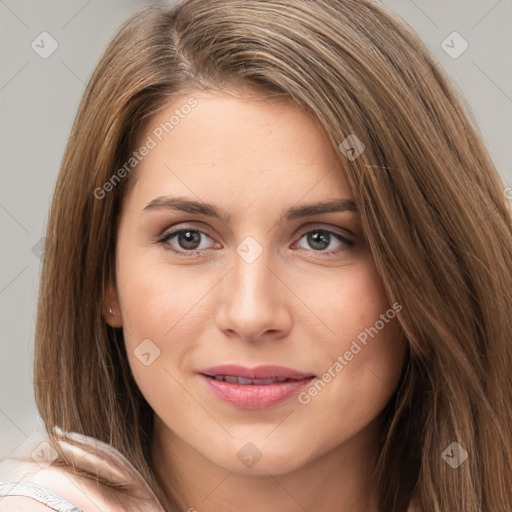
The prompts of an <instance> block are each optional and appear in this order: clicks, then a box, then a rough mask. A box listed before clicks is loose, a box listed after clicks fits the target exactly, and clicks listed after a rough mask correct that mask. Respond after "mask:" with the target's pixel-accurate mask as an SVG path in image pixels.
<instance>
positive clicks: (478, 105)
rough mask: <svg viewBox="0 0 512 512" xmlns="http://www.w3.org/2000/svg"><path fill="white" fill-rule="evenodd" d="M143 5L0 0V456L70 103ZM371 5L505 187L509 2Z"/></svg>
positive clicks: (28, 352)
mask: <svg viewBox="0 0 512 512" xmlns="http://www.w3.org/2000/svg"><path fill="white" fill-rule="evenodd" d="M150 3H152V2H151V1H149V0H147V1H144V0H122V1H121V0H107V1H105V0H58V1H57V0H55V1H48V0H45V1H43V0H36V1H28V0H0V63H1V67H0V116H1V117H0V155H1V160H0V233H1V253H0V322H1V323H0V389H1V392H0V458H2V457H4V456H6V455H8V454H9V453H10V452H11V451H12V449H13V448H14V447H15V446H16V445H17V444H19V443H20V442H22V441H23V440H24V439H25V438H26V436H27V435H29V434H30V432H31V431H32V429H33V428H34V427H35V426H36V423H37V422H38V413H37V410H36V407H35V403H34V398H33V389H32V364H33V354H34V349H33V337H34V327H35V314H36V303H37V293H38V286H39V275H40V259H39V257H38V248H39V247H38V242H39V241H40V240H41V238H42V237H43V235H44V232H45V228H46V216H47V211H48V208H49V205H50V201H51V196H52V191H53V187H54V184H55V180H56V177H57V172H58V169H59V165H60V160H61V158H62V154H63V151H64V147H65V144H66V141H67V137H68V135H69V131H70V129H71V125H72V122H73V119H74V116H75V113H76V110H77V107H78V103H79V100H80V98H81V95H82V93H83V90H84V87H85V83H86V82H87V80H88V78H89V76H90V74H91V73H92V70H93V68H94V66H95V64H96V63H97V61H98V59H99V57H100V55H101V54H102V52H103V50H104V49H105V46H106V44H107V43H108V41H109V40H110V39H111V37H112V36H113V35H114V33H115V32H116V30H117V29H118V27H119V26H120V24H121V23H122V22H123V21H124V20H125V19H126V18H127V17H129V16H130V15H131V14H132V13H134V12H135V11H137V10H138V9H139V8H141V7H143V6H144V5H147V4H150ZM382 3H384V4H385V5H386V6H388V7H389V8H391V9H392V10H394V11H395V12H396V13H397V14H398V15H400V16H401V17H402V18H403V19H405V21H406V22H407V23H409V25H410V26H411V27H412V28H413V29H414V30H415V31H416V32H417V33H418V34H419V35H420V37H421V39H422V40H423V41H424V42H425V43H426V45H427V46H428V48H429V49H430V50H431V51H432V52H433V54H434V55H435V57H436V58H437V59H438V61H439V63H440V65H441V66H443V67H444V68H445V69H446V70H447V71H448V73H449V74H450V75H451V77H452V78H453V80H454V82H455V84H456V85H457V86H458V88H459V89H460V90H461V91H462V93H463V95H464V96H465V98H466V99H467V102H468V104H469V106H470V108H471V109H472V111H473V113H474V115H475V118H476V121H477V123H478V126H479V128H480V130H481V132H482V135H483V137H484V141H485V142H486V144H487V146H488V147H489V149H490V152H491V156H492V157H493V159H494V162H495V164H496V167H497V169H498V171H499V173H500V175H501V177H502V179H503V182H504V193H505V187H507V186H512V165H511V163H512V162H511V160H512V152H511V151H510V142H511V140H512V138H511V137H512V123H511V120H512V116H511V113H512V72H511V67H510V54H511V50H512V35H511V34H512V31H510V26H511V21H512V0H488V1H487V0H457V1H447V0H435V1H427V0H384V1H383V2H382ZM454 31H456V32H458V33H459V34H460V35H461V36H462V37H463V38H464V39H465V40H466V41H467V42H468V44H469V47H468V49H467V50H466V51H465V52H464V53H462V54H461V55H460V56H459V57H457V58H453V57H451V56H450V55H448V54H447V53H446V51H445V50H444V49H443V47H442V46H441V44H442V42H443V41H444V40H446V38H447V36H449V35H450V34H451V33H452V32H454ZM42 32H48V33H49V34H51V36H52V38H54V39H55V40H56V41H57V43H58V48H57V49H56V50H55V52H54V53H53V54H51V55H50V56H49V57H47V58H46V59H43V58H42V57H41V56H40V55H39V54H38V53H36V51H35V50H34V49H33V48H32V47H31V44H32V42H33V41H34V40H35V41H36V43H37V42H38V41H39V45H40V46H42V43H40V38H39V37H38V36H39V35H40V34H41V33H42ZM45 37H46V36H45ZM45 41H46V42H45V43H44V46H45V49H46V50H47V49H48V48H49V47H50V46H49V44H50V41H49V39H46V40H45ZM448 41H449V43H448V44H451V45H452V46H454V49H455V50H457V49H458V48H460V46H458V45H459V42H457V41H455V42H454V43H451V42H450V39H448ZM42 50H43V49H41V50H40V51H42ZM452 51H453V50H452ZM507 55H508V56H509V57H506V56H507ZM509 190H512V189H509ZM511 195H512V194H511ZM511 195H508V197H509V198H510V196H511ZM48 371H49V372H51V369H48ZM52 378H56V379H58V375H55V376H53V377H52Z"/></svg>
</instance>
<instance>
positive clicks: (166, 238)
mask: <svg viewBox="0 0 512 512" xmlns="http://www.w3.org/2000/svg"><path fill="white" fill-rule="evenodd" d="M187 231H192V232H195V233H200V234H201V235H204V236H206V237H208V238H211V237H210V236H209V235H208V233H205V232H204V231H202V230H200V229H197V228H193V227H183V228H180V229H176V230H174V231H171V232H169V233H167V234H166V235H165V236H164V237H163V238H162V239H160V240H158V243H160V244H162V245H163V246H164V247H165V249H166V250H168V251H171V252H173V253H175V254H178V255H180V256H183V257H185V258H186V257H192V256H196V255H197V254H199V253H200V252H201V250H199V251H198V250H195V251H188V250H181V251H177V250H176V249H173V248H172V247H170V244H169V240H171V239H172V238H174V237H175V236H176V235H179V234H180V233H185V232H187ZM317 232H321V233H324V234H328V235H332V236H334V237H335V238H337V239H338V240H339V241H340V242H342V244H344V245H345V246H346V247H345V248H343V247H342V248H341V249H340V248H337V249H334V250H331V251H324V250H318V251H315V250H313V249H312V251H313V252H315V253H319V254H325V255H327V257H329V256H332V255H334V254H337V253H339V252H342V251H345V250H347V249H350V248H351V247H353V246H354V245H355V243H354V241H353V240H349V239H348V238H345V237H344V236H342V235H340V234H339V233H336V232H334V231H330V230H328V229H324V228H319V227H317V228H313V229H310V230H308V231H304V232H302V233H301V234H300V237H299V241H300V240H301V239H302V238H303V237H304V236H305V235H308V234H310V233H317ZM203 250H206V249H203Z"/></svg>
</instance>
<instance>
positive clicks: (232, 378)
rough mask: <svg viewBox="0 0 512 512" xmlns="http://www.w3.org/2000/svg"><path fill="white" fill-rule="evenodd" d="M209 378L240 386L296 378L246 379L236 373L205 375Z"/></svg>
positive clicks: (261, 384)
mask: <svg viewBox="0 0 512 512" xmlns="http://www.w3.org/2000/svg"><path fill="white" fill-rule="evenodd" d="M203 375H204V376H205V377H209V378H210V379H215V380H219V381H221V382H230V383H231V384H240V385H242V386H249V385H251V386H263V385H265V384H276V383H277V382H288V381H290V380H298V379H287V378H286V377H276V378H273V379H246V378H245V377H237V376H236V375H215V376H211V375H205V374H203Z"/></svg>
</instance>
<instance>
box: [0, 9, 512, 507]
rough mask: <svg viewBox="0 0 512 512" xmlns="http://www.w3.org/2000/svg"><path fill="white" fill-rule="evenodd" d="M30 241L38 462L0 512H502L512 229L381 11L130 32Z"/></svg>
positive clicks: (102, 76)
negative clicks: (36, 272) (43, 243)
mask: <svg viewBox="0 0 512 512" xmlns="http://www.w3.org/2000/svg"><path fill="white" fill-rule="evenodd" d="M47 239H48V242H47V247H46V252H45V259H44V267H43V274H42V279H41V291H40V303H39V309H38V321H37V333H36V361H35V377H34V379H35V392H36V400H37V405H38V408H39V411H40V414H41V417H42V419H43V421H44V426H45V433H43V434H42V435H41V437H40V438H39V439H38V440H39V441H40V442H42V443H43V444H42V445H37V446H39V448H41V447H43V449H42V450H40V452H41V453H40V454H39V455H34V453H32V452H31V453H32V456H31V460H32V462H30V461H29V457H28V456H27V453H28V450H29V449H30V448H33V444H34V443H33V444H32V445H31V446H30V447H28V448H26V451H25V454H24V455H23V454H22V455H20V456H19V457H18V459H17V460H15V461H10V462H9V461H4V475H7V478H6V477H5V476H3V477H2V480H3V481H4V482H5V484H4V487H3V489H4V494H7V491H6V490H5V489H6V486H9V494H10V495H9V496H6V497H4V498H3V500H2V501H0V510H12V508H6V507H14V506H16V505H18V506H22V505H23V504H24V503H36V501H35V500H34V499H33V498H30V497H29V496H33V497H36V498H37V499H38V500H39V504H38V505H37V506H40V507H42V508H41V510H47V509H48V508H47V507H45V506H44V505H42V503H46V504H47V506H48V507H54V509H55V510H76V509H81V510H98V509H99V510H173V511H174V510H176V511H177V510H180V511H185V510H188V511H193V510H198V511H199V512H202V511H206V512H209V511H219V510H222V511H230V510H240V509H242V510H245V511H249V512H252V511H255V510H279V511H296V510H310V511H331V510H332V511H335V510H336V511H338V512H346V511H349V510H350V511H356V512H358V511H367V512H377V511H393V512H398V511H409V512H411V511H424V512H434V511H443V512H445V511H453V510H464V512H477V511H479V512H480V511H482V512H505V511H509V510H510V509H511V507H512V490H511V488H512V485H511V482H512V448H511V443H510V440H511V439H512V427H511V425H510V422H509V421H508V414H509V412H508V411H510V407H511V405H512V377H511V375H512V357H511V349H510V343H509V333H510V331H511V329H512V319H511V318H512V317H511V315H510V312H511V306H512V276H511V272H510V266H509V263H510V261H512V219H511V216H510V212H509V210H508V208H507V204H506V198H505V196H504V193H503V185H502V183H501V182H500V179H499V176H498V174H497V172H496V169H495V168H494V166H493V164H492V162H491V159H490V157H489V155H488V153H487V150H486V148H485V147H484V145H483V143H482V141H481V139H480V136H479V134H478V133H477V131H476V129H475V127H474V126H472V124H471V122H470V121H469V120H468V117H467V115H466V114H465V113H464V111H463V108H462V106H461V100H460V98H458V97H457V96H456V94H455V93H454V91H453V89H452V88H451V86H450V84H449V81H448V79H447V78H446V76H445V75H444V74H443V73H442V72H441V71H440V69H439V67H438V66H437V65H436V63H435V62H434V60H433V58H432V57H431V55H430V54H429V53H428V52H427V50H426V49H425V47H424V45H423V44H422V43H421V42H420V41H419V40H418V38H417V37H416V36H415V35H414V34H413V33H412V32H411V30H410V29H409V28H408V27H407V26H406V25H405V24H404V23H403V22H401V21H400V20H399V19H398V18H397V17H396V16H395V15H393V14H392V13H390V12H388V11H387V10H386V9H384V8H383V7H382V6H381V5H380V4H377V3H373V2H371V1H366V0H365V1H361V0H357V1H355V0H344V1H334V0H319V1H315V2H311V1H308V0H295V1H294V2H288V1H284V0H268V1H265V2H262V1H260V0H208V1H205V0H189V1H187V2H182V3H180V4H178V5H176V6H175V7H172V8H170V7H165V6H152V7H150V8H148V9H146V10H144V11H143V12H141V13H140V14H138V15H137V16H135V17H133V18H132V19H131V20H130V21H129V22H127V23H126V24H125V25H124V26H123V27H122V29H121V30H120V32H119V33H118V34H117V36H116V37H115V38H114V40H113V42H112V43H111V45H110V46H109V48H108V49H107V51H106V53H105V55H104V57H103V58H102V60H101V62H100V63H99V65H98V67H97V69H96V71H95V73H94V75H93V77H92V79H91V81H90V84H89V85H88V88H87V90H86V92H85V95H84V98H83V101H82V104H81V106H80V108H79V112H78V115H77V118H76V121H75V124H74V128H73V131H72V133H71V137H70V141H69V144H68V147H67V149H66V154H65V156H64V160H63V164H62V169H61V173H60V176H59V180H58V183H57V187H56V191H55V196H54V201H53V204H52V208H51V212H50V220H49V225H48V233H47ZM318 244H319V245H318ZM45 436H46V437H45ZM41 440H42V441H41ZM45 441H46V442H47V444H46V445H45V444H44V442H45ZM34 461H36V462H37V463H38V464H37V465H38V467H36V464H35V462H34ZM41 466H42V467H41ZM0 469H1V468H0ZM20 481H21V482H22V483H21V484H19V485H16V482H20ZM36 486H39V487H36ZM47 490H50V491H51V493H52V494H49V495H48V494H47V495H45V492H47ZM34 492H38V493H40V494H39V495H38V497H37V496H34V494H33V493H34ZM30 493H32V494H30ZM45 496H46V497H45ZM48 496H49V497H48ZM9 500H10V501H9ZM23 500H25V501H23ZM27 500H28V501H27ZM45 500H46V501H45ZM51 500H55V501H51ZM62 500H65V501H62ZM51 503H53V504H54V505H52V504H51ZM59 503H60V505H59ZM2 506H3V507H4V509H2V508H1V507H2ZM34 506H36V505H34ZM59 506H60V507H62V508H57V507H59ZM66 507H67V508H66ZM73 507H74V508H73ZM28 510H36V509H35V508H28Z"/></svg>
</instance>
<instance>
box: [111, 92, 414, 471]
mask: <svg viewBox="0 0 512 512" xmlns="http://www.w3.org/2000/svg"><path fill="white" fill-rule="evenodd" d="M192 98H193V99H192ZM186 105H188V107H186ZM172 116H174V118H172ZM170 120H171V121H170ZM165 123H167V124H165ZM347 135H348V134H347ZM340 142H341V141H340ZM143 145H145V147H146V148H147V150H143V149H139V150H138V156H137V158H139V157H140V163H138V165H137V173H138V176H137V180H136V182H135V184H134V186H133V188H130V190H129V193H128V194H127V196H126V198H125V202H124V203H123V212H122V215H121V219H120V225H119V231H118V238H117V252H116V273H117V282H116V283H115V287H114V290H115V291H114V292H113V293H111V294H110V295H109V296H108V297H107V303H108V305H110V307H111V308H112V311H113V313H114V314H115V316H113V315H112V314H108V318H109V323H111V325H114V326H120V325H122V326H123V329H124V336H125V343H126V348H127V353H128V358H129V363H130V366H131V369H132V371H133V375H134V377H135V380H136V382H137V384H138V386H139V387H140V389H141V391H142V393H143V395H144V396H145V398H146V399H147V401H148V402H149V404H150V405H151V407H152V409H153V410H154V412H155V420H156V422H155V429H156V433H157V436H156V439H159V440H160V441H159V442H161V443H163V444H165V445H166V446H167V448H169V449H170V450H171V451H173V453H176V454H178V453H185V452H186V451H187V450H190V452H191V453H192V452H193V453H194V454H195V455H194V456H195V457H200V458H201V460H207V461H209V462H211V463H213V464H215V465H216V466H220V467H222V468H225V469H228V470H230V471H235V472H239V473H240V472H246V473H254V474H263V473H267V472H268V473H272V474H278V473H284V472H288V471H291V470H292V469H297V468H299V467H302V466H304V465H306V464H307V463H308V462H312V461H314V460H316V459H318V458H319V457H322V456H325V455H327V454H329V453H333V452H335V451H336V450H342V449H343V447H346V446H349V445H350V444H351V443H352V444H354V443H355V442H356V440H358V443H359V445H358V446H365V445H367V444H368V443H370V440H372V439H375V437H376V432H377V431H376V424H377V421H374V420H376V418H377V417H378V415H379V413H380V412H381V411H382V409H383V408H384V406H385V405H386V403H387V402H388V401H389V398H390V396H391V395H392V393H393V391H394V389H395V386H396V384H397V381H398V377H399V374H400V369H401V365H402V360H403V354H404V345H403V343H402V338H401V331H400V329H399V326H398V322H397V319H396V318H394V317H395V310H394V309H393V308H392V305H391V304H390V303H389V301H388V299H387V296H386V293H385V290H384V288H383V285H382V281H381V279H380V277H379V275H378V273H377V270H376V267H375V265H374V261H373V258H372V254H371V252H370V249H369V246H368V245H367V243H366V242H365V238H364V233H363V232H362V228H361V225H360V222H359V219H358V215H357V212H356V211H355V210H351V209H346V208H344V207H343V206H344V204H341V205H338V207H337V208H334V209H333V208H331V210H332V211H324V212H323V213H322V212H321V211H320V208H318V207H317V206H314V205H319V204H320V203H322V204H325V203H326V202H329V201H330V202H331V203H330V204H331V206H332V205H333V204H334V203H335V202H338V201H341V200H344V201H351V200H353V196H352V192H351V189H350V187H349V185H348V183H347V180H346V177H345V175H344V170H343V168H342V166H341V165H340V163H339V157H340V155H338V154H337V153H336V151H335V150H334V149H333V148H332V146H331V145H330V144H329V142H328V140H327V138H326V137H325V135H324V134H323V133H322V131H321V130H320V128H319V125H318V124H317V123H316V121H314V120H313V119H312V118H311V117H309V116H308V115H307V114H306V113H305V112H303V111H302V110H300V109H299V108H297V107H296V106H294V105H292V104H288V103H284V102H279V103H278V102H272V103H270V102H268V101H262V100H260V101H254V100H243V99H235V98H234V97H232V96H229V95H224V94H222V95H221V94H218V95H212V94H208V95H207V94H206V93H204V92H202V93H197V94H191V95H189V96H187V95H184V96H183V97H181V98H178V99H174V100H173V101H172V103H171V104H169V105H168V106H167V108H165V110H163V111H162V112H161V113H160V114H158V115H157V116H156V117H155V118H154V119H153V120H152V122H151V123H149V125H148V130H147V132H146V133H145V134H144V136H143V137H142V138H141V147H142V146H143ZM341 158H342V159H343V162H344V164H345V165H351V164H350V162H349V161H348V160H344V158H345V157H344V156H342V155H341ZM178 198H179V199H180V200H179V201H178ZM347 204H348V205H350V203H345V206H346V205H347ZM207 205H208V207H207ZM306 206H307V207H306ZM325 210H328V209H325ZM400 307H401V306H400V305H397V304H396V303H395V309H396V310H399V309H400ZM221 365H236V367H231V368H218V367H219V366H221ZM269 365H274V366H279V367H282V368H281V369H272V368H265V367H268V366H269ZM215 367H217V368H215ZM256 367H258V369H259V370H260V371H261V373H257V372H256V373H254V372H253V373H251V372H252V371H253V370H254V369H255V368H256ZM206 374H210V376H206ZM214 375H219V376H220V375H227V377H222V376H220V377H219V376H218V377H216V378H215V377H214ZM251 377H252V378H258V377H259V379H258V380H248V379H251ZM219 379H220V380H219ZM284 379H288V380H284Z"/></svg>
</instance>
